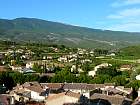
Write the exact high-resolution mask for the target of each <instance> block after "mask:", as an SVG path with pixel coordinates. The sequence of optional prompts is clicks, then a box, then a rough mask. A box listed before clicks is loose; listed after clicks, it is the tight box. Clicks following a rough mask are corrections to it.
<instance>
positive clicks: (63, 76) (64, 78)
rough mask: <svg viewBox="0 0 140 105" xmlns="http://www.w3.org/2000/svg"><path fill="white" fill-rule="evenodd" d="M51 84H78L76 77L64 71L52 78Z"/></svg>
mask: <svg viewBox="0 0 140 105" xmlns="http://www.w3.org/2000/svg"><path fill="white" fill-rule="evenodd" d="M51 82H57V83H63V82H68V83H70V82H76V76H75V75H74V74H72V73H71V72H70V71H69V70H66V69H63V70H61V71H59V72H57V74H56V75H55V76H54V77H52V79H51Z"/></svg>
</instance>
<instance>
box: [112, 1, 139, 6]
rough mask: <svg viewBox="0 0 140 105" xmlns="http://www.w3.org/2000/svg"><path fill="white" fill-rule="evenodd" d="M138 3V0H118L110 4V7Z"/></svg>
mask: <svg viewBox="0 0 140 105" xmlns="http://www.w3.org/2000/svg"><path fill="white" fill-rule="evenodd" d="M136 4H140V0H118V1H116V2H114V3H112V4H111V6H112V7H121V6H128V5H136Z"/></svg>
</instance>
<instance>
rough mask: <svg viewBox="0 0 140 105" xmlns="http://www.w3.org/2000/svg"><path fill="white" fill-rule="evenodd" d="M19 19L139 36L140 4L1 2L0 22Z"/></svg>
mask: <svg viewBox="0 0 140 105" xmlns="http://www.w3.org/2000/svg"><path fill="white" fill-rule="evenodd" d="M19 17H27V18H39V19H44V20H49V21H55V22H61V23H66V24H71V25H75V26H83V27H89V28H95V29H103V30H115V31H129V32H140V0H0V18H2V19H14V18H19Z"/></svg>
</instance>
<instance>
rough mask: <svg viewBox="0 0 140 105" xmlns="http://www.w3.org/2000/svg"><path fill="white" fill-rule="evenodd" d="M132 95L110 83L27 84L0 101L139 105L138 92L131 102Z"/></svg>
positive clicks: (139, 96)
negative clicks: (7, 98) (5, 99)
mask: <svg viewBox="0 0 140 105" xmlns="http://www.w3.org/2000/svg"><path fill="white" fill-rule="evenodd" d="M132 93H133V89H132V88H125V87H123V86H115V85H114V84H112V83H105V84H87V83H38V82H26V83H24V84H22V85H19V84H18V85H17V86H16V87H14V88H13V89H12V90H11V91H9V94H5V95H0V97H2V96H3V97H5V96H7V97H9V100H7V103H8V102H9V103H10V105H15V103H16V102H22V103H25V104H26V103H29V102H36V103H40V105H56V104H57V105H139V104H137V103H139V102H140V91H138V97H137V99H136V100H135V101H134V102H133V101H132V100H131V99H130V98H131V97H132ZM0 102H1V101H0ZM5 103H6V102H5ZM132 103H133V104H132ZM4 105H9V104H4ZM34 105H38V104H34Z"/></svg>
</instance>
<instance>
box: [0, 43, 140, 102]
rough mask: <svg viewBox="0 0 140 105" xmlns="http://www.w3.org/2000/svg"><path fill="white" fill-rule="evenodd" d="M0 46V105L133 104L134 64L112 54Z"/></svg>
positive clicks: (136, 96)
mask: <svg viewBox="0 0 140 105" xmlns="http://www.w3.org/2000/svg"><path fill="white" fill-rule="evenodd" d="M1 43H2V44H0V48H1V50H0V103H1V104H2V105H56V103H57V104H58V105H138V103H140V89H139V86H140V82H139V80H140V76H139V75H138V73H137V71H138V70H139V59H137V60H130V61H126V60H123V59H119V58H118V51H117V50H104V49H82V48H70V47H66V46H63V45H47V44H46V45H45V44H35V43H24V44H23V43H22V44H19V43H15V42H8V41H3V42H1Z"/></svg>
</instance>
